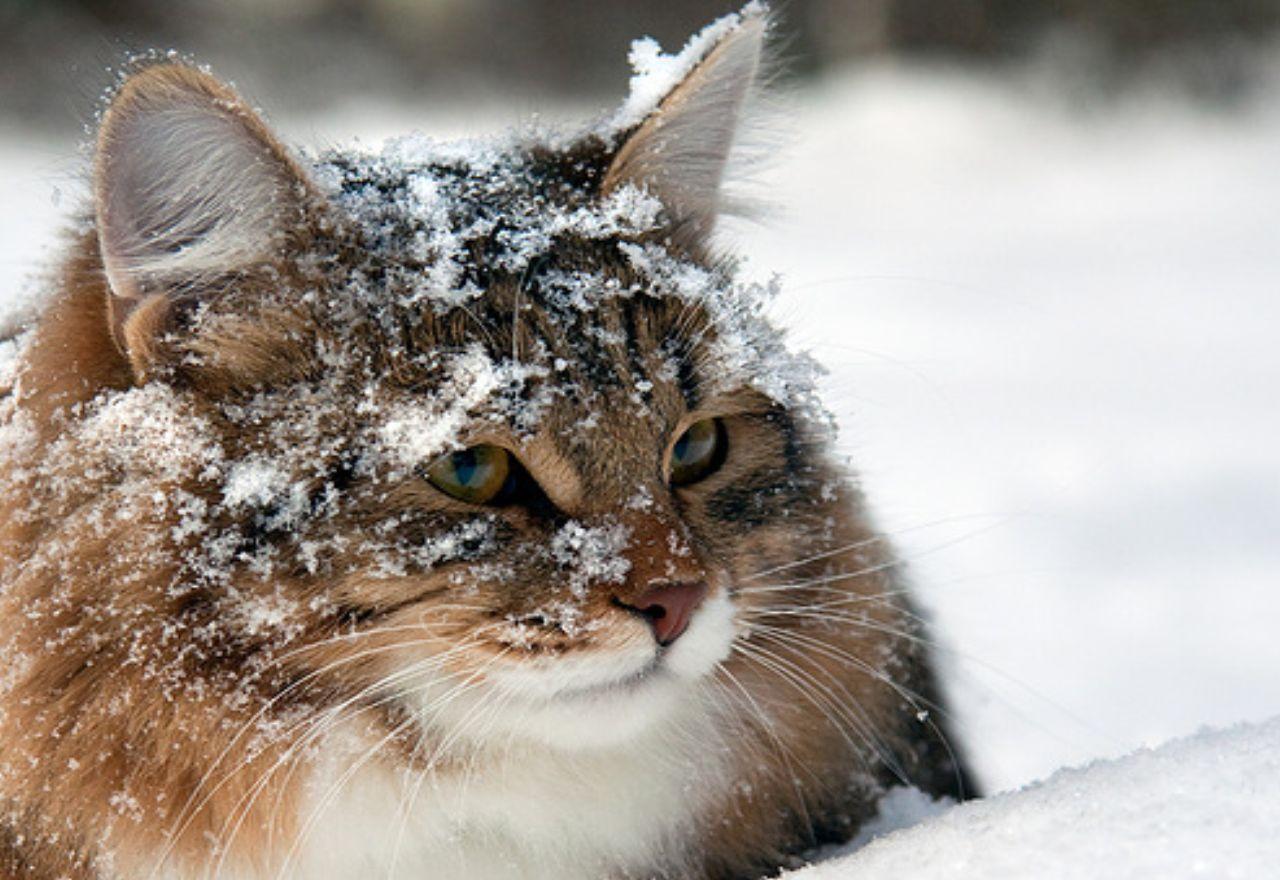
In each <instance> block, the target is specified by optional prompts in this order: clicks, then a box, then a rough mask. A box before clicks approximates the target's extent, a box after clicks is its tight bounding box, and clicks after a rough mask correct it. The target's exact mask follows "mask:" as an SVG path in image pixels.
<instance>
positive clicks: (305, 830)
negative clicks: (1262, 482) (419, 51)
mask: <svg viewBox="0 0 1280 880" xmlns="http://www.w3.org/2000/svg"><path fill="white" fill-rule="evenodd" d="M768 32H769V19H768V16H767V12H766V10H765V9H764V8H763V7H762V6H760V5H758V4H753V5H751V6H749V7H747V8H746V9H744V10H743V11H742V12H740V13H738V14H735V15H730V16H727V17H726V18H723V19H721V20H720V21H718V22H715V23H714V24H712V25H710V26H709V27H708V28H706V29H705V30H704V31H702V32H701V33H700V34H698V35H696V36H695V37H694V38H693V39H692V40H691V41H690V42H689V44H688V45H687V46H686V48H685V49H684V51H683V52H681V53H679V54H678V55H675V56H665V55H661V54H658V53H657V52H656V51H654V47H653V45H652V44H651V43H640V44H637V49H636V51H635V53H634V60H635V61H636V62H637V63H638V65H639V67H640V68H641V70H640V72H639V73H638V74H637V76H636V79H635V80H634V81H633V89H632V94H631V97H630V98H629V99H628V101H627V102H626V103H625V104H624V105H623V107H622V108H621V109H620V110H619V111H618V112H616V113H615V114H613V115H612V116H611V117H609V118H607V119H605V120H602V121H601V122H600V123H598V124H596V125H594V126H592V127H589V128H587V129H586V130H585V131H583V132H581V133H579V134H577V135H574V136H566V135H562V134H549V135H544V136H538V137H534V136H531V135H520V136H516V135H511V136H508V137H507V138H506V139H497V140H494V141H491V142H485V143H470V144H461V145H459V144H439V143H434V142H431V141H428V140H426V139H424V138H421V137H409V138H405V139H401V140H398V141H393V142H391V143H390V144H389V145H388V146H386V147H385V148H384V149H383V150H382V151H381V152H376V153H374V152H368V151H365V152H342V151H333V152H328V153H323V154H317V155H309V156H305V157H303V156H300V155H298V154H295V153H294V152H292V151H290V150H289V149H287V148H285V147H284V146H282V145H281V143H280V142H279V141H278V140H277V139H276V137H275V135H273V134H272V132H271V131H270V129H269V128H268V127H267V125H266V124H265V123H264V122H263V121H262V119H261V118H260V117H259V115H258V114H257V113H256V112H255V111H254V110H252V109H251V108H250V107H249V106H248V105H247V104H246V103H245V102H244V101H243V100H242V99H241V98H240V97H239V96H237V95H236V94H235V93H234V92H233V91H232V90H231V89H230V88H229V87H227V86H226V85H224V84H223V83H221V82H220V81H218V80H217V79H215V78H214V77H213V76H212V75H211V74H209V73H208V72H206V71H204V70H202V69H199V68H197V67H195V66H191V65H189V64H187V63H185V62H184V61H181V60H174V59H154V60H151V61H149V62H145V63H139V64H138V65H137V66H136V69H134V70H133V71H132V72H131V73H130V74H129V75H128V76H127V77H125V78H123V79H122V82H121V83H120V85H119V86H118V88H117V89H116V90H115V92H114V94H113V95H112V96H111V97H110V99H109V103H108V105H107V107H106V109H105V112H104V114H103V116H102V118H101V121H100V127H99V131H98V135H97V141H96V151H95V159H94V168H93V187H92V204H91V206H90V211H89V212H88V216H87V217H86V219H85V221H84V222H83V224H82V225H81V226H80V227H79V228H78V229H77V230H76V232H75V238H74V241H73V243H72V244H71V245H70V247H69V251H68V255H67V257H66V259H65V261H64V263H63V264H62V267H61V270H60V273H59V275H58V278H57V283H56V285H55V289H54V290H52V291H51V294H50V296H49V297H48V301H47V303H46V304H45V305H44V307H43V310H42V312H41V314H40V315H39V316H38V318H37V319H36V320H35V322H34V325H33V326H32V327H31V328H30V330H29V331H28V332H27V334H26V335H25V336H24V337H23V339H22V340H21V344H20V349H19V351H18V353H17V355H16V356H15V358H14V360H13V362H12V363H11V364H10V365H9V367H8V369H7V378H6V379H4V380H3V381H0V388H3V390H2V392H0V393H2V394H3V397H2V398H0V407H2V408H3V409H2V410H0V651H2V652H3V653H2V655H0V656H3V658H4V660H3V667H2V668H0V876H3V877H4V878H8V880H17V878H22V880H55V878H73V880H108V878H120V880H146V878H154V880H171V878H212V877H223V878H233V880H250V878H255V880H256V878H305V880H323V878H330V877H344V878H345V877H353V876H384V877H388V878H435V877H440V878H446V877H447V878H461V880H470V878H500V877H520V878H561V880H565V878H602V877H609V878H677V877H678V878H708V880H709V878H745V877H757V876H764V875H767V874H770V873H773V872H775V871H777V870H778V869H779V868H781V867H784V866H794V865H795V864H797V863H798V862H797V859H798V858H799V857H800V856H801V855H802V854H803V853H804V852H806V851H807V850H809V849H811V848H812V847H815V846H816V845H819V844H822V843H827V842H834V841H843V840H846V839H848V838H849V837H850V836H852V835H853V834H854V832H855V831H856V830H857V829H858V827H859V826H860V825H861V824H862V823H863V822H864V821H865V820H866V819H868V818H869V817H870V816H872V815H874V813H875V809H876V802H877V799H878V797H879V796H880V795H881V794H883V793H884V792H885V791H886V790H887V789H888V788H890V787H892V786H895V785H899V784H911V785H915V786H918V787H919V788H921V789H922V790H923V791H925V792H927V793H929V794H931V795H934V796H938V797H943V796H945V797H951V798H957V799H958V798H964V797H968V796H972V795H973V793H974V787H973V784H972V782H971V781H970V780H969V778H968V774H967V772H966V770H965V767H964V765H963V762H962V761H961V759H960V757H959V756H958V755H957V754H956V752H955V751H954V750H953V746H952V745H951V744H950V742H949V739H950V738H949V736H948V730H947V726H948V715H947V713H946V712H945V711H944V710H943V709H942V707H941V706H940V700H941V697H940V694H939V691H938V687H937V684H936V681H935V673H934V669H933V665H932V662H933V661H932V659H931V655H930V651H929V649H928V647H927V646H928V645H929V644H930V643H929V641H928V639H927V633H926V630H925V628H924V625H923V623H922V621H921V620H920V618H919V616H918V615H917V613H916V612H915V610H914V608H913V605H912V603H911V601H910V599H909V598H908V596H907V595H906V593H905V587H904V583H903V579H902V576H901V573H900V570H899V566H898V562H897V560H896V558H895V557H894V556H893V554H892V551H891V548H890V547H889V546H888V544H887V542H886V541H885V540H884V538H883V537H882V536H880V535H879V534H877V533H876V531H875V530H874V528H873V527H872V525H871V524H870V521H869V519H870V518H869V516H868V514H867V512H866V507H865V504H864V502H863V500H862V497H861V495H860V494H859V491H858V489H857V487H856V482H855V481H854V480H853V479H852V478H851V477H850V475H849V474H847V473H846V472H845V471H844V469H843V467H842V466H841V465H840V464H839V463H838V462H837V461H836V460H835V458H834V456H833V453H832V430H831V423H830V419H829V418H828V417H827V416H826V415H825V414H824V411H823V410H822V408H821V405H820V403H819V402H818V401H817V399H816V397H815V395H814V390H813V379H814V367H813V365H812V364H811V363H810V362H809V361H808V360H807V359H806V358H805V357H804V356H803V355H799V354H796V353H793V352H791V351H790V350H789V349H788V348H787V346H786V342H785V339H784V337H783V335H782V333H781V331H780V330H779V329H777V328H776V327H774V326H773V325H772V324H771V323H770V322H769V321H768V320H766V318H765V317H764V314H763V307H764V304H765V303H766V301H767V300H768V297H769V296H770V293H771V286H770V285H760V284H752V283H746V282H743V281H740V280H737V278H736V277H735V273H734V262H733V260H732V259H730V258H729V257H727V256H725V255H723V254H721V253H720V252H719V251H718V250H717V247H716V244H715V241H714V239H713V230H714V227H715V223H716V220H717V215H718V214H719V212H720V209H721V205H722V203H723V202H724V198H723V196H722V189H723V186H722V182H723V181H722V178H723V177H724V169H725V166H726V162H727V160H728V157H729V154H730V150H731V148H732V147H733V144H734V141H735V137H736V132H737V129H738V128H739V127H740V122H741V118H742V116H743V113H744V105H745V102H746V101H747V100H748V99H749V98H750V97H751V95H752V94H753V93H754V91H755V90H756V89H757V88H758V86H759V82H758V80H759V78H760V70H761V68H762V56H763V54H764V52H765V46H766V42H767V36H768Z"/></svg>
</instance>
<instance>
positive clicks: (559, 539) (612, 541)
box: [551, 520, 631, 598]
mask: <svg viewBox="0 0 1280 880" xmlns="http://www.w3.org/2000/svg"><path fill="white" fill-rule="evenodd" d="M630 536H631V530H630V529H628V528H627V527H626V526H625V525H623V524H622V523H612V524H609V525H604V526H594V527H592V526H585V525H583V524H582V523H580V522H577V521H576V520H570V521H569V522H567V523H565V524H564V525H563V526H561V528H560V530H559V531H558V532H556V534H555V536H554V537H553V538H552V539H551V557H552V558H553V559H554V560H555V561H556V562H557V563H558V564H559V565H560V566H561V567H563V568H565V569H567V571H568V575H569V588H570V589H571V590H572V592H573V594H574V595H575V596H577V597H579V598H581V597H582V596H584V595H586V590H587V587H588V585H590V584H600V583H620V582H621V581H622V579H623V578H625V577H626V574H627V572H628V571H630V570H631V563H630V561H628V560H627V558H626V557H625V556H623V555H622V551H623V550H624V549H626V546H627V539H628V538H630Z"/></svg>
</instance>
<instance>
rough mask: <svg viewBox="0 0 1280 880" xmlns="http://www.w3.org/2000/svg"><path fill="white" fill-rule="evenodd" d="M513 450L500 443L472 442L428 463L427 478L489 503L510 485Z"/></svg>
mask: <svg viewBox="0 0 1280 880" xmlns="http://www.w3.org/2000/svg"><path fill="white" fill-rule="evenodd" d="M510 474H511V453H509V452H507V450H505V449H503V448H501V447H499V446H472V447H471V448H470V449H463V450H461V451H460V452H450V453H447V454H445V455H442V456H440V457H439V458H437V459H436V460H435V461H433V462H432V463H431V464H430V465H429V466H428V467H427V481H428V482H429V483H431V485H433V486H435V487H436V488H437V489H439V490H440V491H441V492H443V493H445V494H446V495H451V496H453V497H454V498H457V499H458V500H459V501H466V502H468V503H469V504H488V503H489V502H490V501H492V500H493V499H495V498H497V497H498V495H499V494H500V493H501V492H502V490H503V488H504V487H505V486H506V485H507V478H508V477H509V476H510Z"/></svg>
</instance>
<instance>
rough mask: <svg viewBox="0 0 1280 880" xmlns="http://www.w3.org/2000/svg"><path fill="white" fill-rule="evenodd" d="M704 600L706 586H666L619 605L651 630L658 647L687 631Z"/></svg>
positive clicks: (689, 584) (691, 584) (694, 584)
mask: <svg viewBox="0 0 1280 880" xmlns="http://www.w3.org/2000/svg"><path fill="white" fill-rule="evenodd" d="M706 597H707V585H706V584H705V583H701V582H698V583H684V584H668V585H666V586H662V587H657V588H655V589H652V590H649V591H648V592H646V593H642V594H641V595H640V596H639V598H637V599H636V600H635V601H634V602H620V603H619V604H621V605H622V607H624V608H627V609H629V610H631V611H634V612H635V613H636V614H639V615H640V616H641V617H643V618H645V619H646V620H648V621H649V623H650V624H651V625H652V626H653V636H654V638H656V639H657V640H658V644H659V645H663V646H664V647H665V646H666V645H669V644H671V643H672V642H674V641H675V640H676V639H678V638H680V636H681V634H682V633H684V631H685V630H686V629H688V628H689V621H690V620H691V619H692V618H693V612H695V611H697V610H698V606H699V605H701V604H702V600H703V599H705V598H706Z"/></svg>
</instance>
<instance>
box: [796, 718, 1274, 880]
mask: <svg viewBox="0 0 1280 880" xmlns="http://www.w3.org/2000/svg"><path fill="white" fill-rule="evenodd" d="M1277 788H1280V718H1273V719H1271V720H1270V721H1267V722H1265V723H1262V724H1241V725H1238V726H1235V727H1232V728H1231V729H1228V730H1216V731H1204V732H1201V733H1198V734H1196V735H1195V736H1190V737H1187V738H1185V739H1181V740H1177V741H1175V742H1172V743H1169V744H1167V745H1164V746H1161V747H1160V748H1158V749H1154V750H1149V749H1143V750H1141V751H1139V752H1136V753H1134V754H1132V755H1128V756H1126V757H1124V758H1121V759H1119V760H1113V761H1098V762H1095V763H1093V764H1090V765H1089V766H1087V767H1082V768H1078V769H1072V770H1061V771H1059V772H1057V773H1055V774H1054V775H1053V776H1051V777H1050V778H1049V779H1047V780H1045V781H1044V782H1040V783H1036V784H1034V785H1031V786H1028V787H1027V788H1024V789H1022V790H1020V791H1014V792H1008V793H1006V794H1002V795H997V796H995V797H992V798H988V799H987V800H984V801H975V802H970V803H966V804H962V805H960V806H957V807H953V808H951V809H949V810H946V811H945V812H941V813H939V812H938V811H937V807H936V806H933V807H930V805H928V804H927V802H926V801H924V800H923V796H922V795H920V794H919V793H913V792H910V791H908V790H903V789H899V790H896V791H894V792H891V793H890V795H889V796H887V797H886V799H885V800H886V802H887V806H888V808H889V809H888V811H887V812H889V813H890V817H891V819H892V820H893V821H896V822H897V823H899V825H900V826H905V825H908V824H911V823H912V822H913V821H919V820H923V821H920V824H918V825H915V826H914V827H911V828H909V829H906V830H899V831H896V832H894V833H891V834H887V835H886V836H883V837H880V838H878V839H876V840H873V841H872V842H871V843H870V844H868V845H866V846H864V847H862V848H860V849H857V851H856V852H852V854H850V855H844V856H836V857H831V858H830V861H824V862H822V863H819V864H817V865H814V866H812V867H809V868H805V869H803V870H799V871H794V872H789V873H786V874H784V875H783V876H784V877H786V878H788V880H843V878H849V880H877V878H886V880H887V878H898V877H910V878H911V880H933V878H939V880H941V878H947V880H950V878H968V877H982V878H984V880H999V878H1009V880H1015V878H1019V880H1020V878H1027V880H1077V878H1079V880H1097V878H1107V880H1130V878H1132V880H1148V878H1154V877H1159V878H1161V880H1201V878H1210V877H1211V878H1213V880H1234V878H1239V880H1259V878H1264V877H1274V876H1276V865H1277V863H1278V862H1280V836H1277V835H1276V833H1275V832H1276V828H1277V827H1280V798H1277V797H1276V790H1277ZM913 795H914V797H913ZM930 812H932V813H933V815H931V816H930V815H929V813H930ZM846 849H849V848H846Z"/></svg>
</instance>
